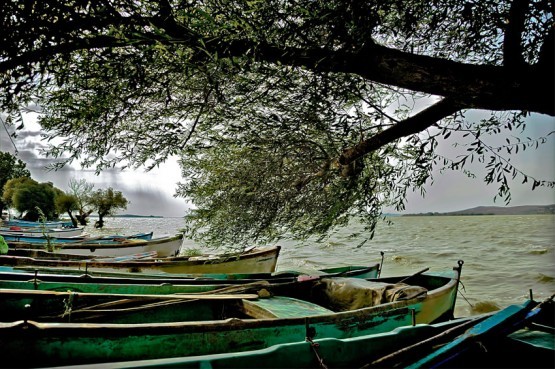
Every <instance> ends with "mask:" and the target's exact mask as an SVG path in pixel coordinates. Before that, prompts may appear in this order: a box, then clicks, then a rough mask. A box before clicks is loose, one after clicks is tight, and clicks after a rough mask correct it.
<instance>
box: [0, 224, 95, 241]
mask: <svg viewBox="0 0 555 369" xmlns="http://www.w3.org/2000/svg"><path fill="white" fill-rule="evenodd" d="M84 229H85V228H84V227H76V228H46V229H45V230H42V229H40V228H21V229H19V230H16V229H10V228H2V229H0V235H2V237H4V238H5V239H6V241H19V240H20V239H24V238H25V237H41V236H44V235H45V234H46V235H48V236H49V237H74V236H80V235H82V234H83V232H84Z"/></svg>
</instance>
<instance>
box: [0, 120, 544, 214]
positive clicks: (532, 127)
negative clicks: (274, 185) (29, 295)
mask: <svg viewBox="0 0 555 369" xmlns="http://www.w3.org/2000/svg"><path fill="white" fill-rule="evenodd" d="M25 123H26V129H25V130H24V131H20V132H19V133H18V137H17V138H16V139H15V140H14V143H15V146H16V147H17V151H18V154H17V157H18V158H19V159H21V160H22V161H24V162H25V163H26V164H27V168H28V169H29V170H30V172H31V176H32V177H33V178H34V179H35V180H37V181H39V182H46V181H50V182H52V183H54V185H55V186H56V187H58V188H60V189H62V190H64V191H65V190H67V189H68V186H67V184H68V182H69V180H70V179H72V178H75V179H77V180H79V179H82V178H84V179H86V180H87V181H88V182H89V183H93V184H94V185H95V187H94V188H95V189H102V188H107V187H113V188H114V189H115V190H118V191H121V192H122V193H123V195H124V196H125V197H126V198H127V199H128V200H130V202H131V203H130V204H129V206H128V207H127V210H125V211H123V213H126V214H137V215H160V216H167V217H179V216H183V215H184V213H185V211H186V209H187V204H186V203H185V201H184V200H183V199H182V198H174V197H173V194H174V193H175V189H176V187H177V183H178V182H179V181H180V180H181V175H180V174H181V171H180V169H179V165H178V164H177V161H176V160H173V161H170V162H167V163H165V164H164V165H162V166H160V167H159V168H156V169H154V170H152V171H150V172H145V171H144V170H135V171H121V170H118V169H113V170H108V171H104V172H103V173H101V174H100V175H98V176H97V175H95V174H94V171H93V170H82V169H81V168H79V167H77V166H70V167H66V168H64V169H63V170H60V171H56V172H53V171H50V172H49V171H46V170H45V167H46V165H47V164H49V163H50V159H46V158H44V157H43V156H41V155H40V153H39V149H40V148H41V147H43V146H44V145H43V143H42V142H41V141H40V132H39V130H40V127H39V126H38V125H37V124H35V123H34V122H33V121H32V120H26V121H25ZM554 123H555V118H553V117H547V116H540V115H533V116H532V118H531V120H530V122H529V123H528V127H529V128H528V130H527V132H526V135H527V136H530V137H538V136H542V135H546V134H547V133H548V132H551V131H553V130H554V128H555V124H554ZM8 130H9V131H10V132H13V127H8ZM440 150H441V151H442V152H444V153H446V154H448V153H450V152H451V150H452V148H451V145H443V146H441V147H440ZM0 151H8V152H10V153H12V154H13V153H14V144H12V142H11V141H10V139H9V137H8V135H7V133H6V130H5V128H4V126H2V125H0ZM512 163H513V164H515V165H516V166H517V167H518V168H519V169H520V170H522V171H523V172H525V173H526V174H528V175H530V176H533V177H535V178H537V179H541V180H551V181H553V180H554V178H555V135H551V136H550V140H549V142H548V144H546V145H544V146H543V147H541V148H540V149H538V150H532V149H529V150H526V151H524V152H523V153H522V155H519V156H518V157H515V158H513V159H512ZM483 173H484V172H483V171H482V172H477V174H478V177H477V178H475V179H470V178H467V177H466V176H465V175H464V174H462V173H461V172H453V171H449V172H445V173H443V174H440V173H438V172H436V173H435V175H434V183H433V185H428V186H427V191H426V195H425V197H422V196H421V195H420V193H410V194H409V196H408V203H407V207H406V210H405V213H420V212H448V211H455V210H462V209H468V208H473V207H476V206H490V205H491V206H504V202H503V201H502V200H497V202H495V203H494V202H493V197H494V196H495V194H496V193H497V186H496V184H493V185H489V186H486V185H485V183H484V182H483ZM521 181H522V179H521V178H519V179H518V180H516V181H515V182H513V183H512V184H511V188H512V201H511V203H510V204H509V206H517V205H547V204H553V203H555V190H554V189H551V188H543V187H542V188H537V189H535V190H534V191H532V190H531V184H530V183H527V184H524V185H522V184H520V182H521ZM390 210H391V209H390Z"/></svg>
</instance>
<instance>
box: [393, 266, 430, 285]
mask: <svg viewBox="0 0 555 369" xmlns="http://www.w3.org/2000/svg"><path fill="white" fill-rule="evenodd" d="M428 270H430V268H424V269H422V270H421V271H419V272H416V273H414V274H411V275H409V276H408V277H405V278H403V279H401V280H400V281H398V282H396V283H404V282H406V281H407V280H409V279H411V278H413V277H416V276H417V275H420V274H422V273H424V272H427V271H428Z"/></svg>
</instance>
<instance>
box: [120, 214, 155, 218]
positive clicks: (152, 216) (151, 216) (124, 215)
mask: <svg viewBox="0 0 555 369" xmlns="http://www.w3.org/2000/svg"><path fill="white" fill-rule="evenodd" d="M113 217H114V218H163V216H161V215H135V214H120V215H114V216H113Z"/></svg>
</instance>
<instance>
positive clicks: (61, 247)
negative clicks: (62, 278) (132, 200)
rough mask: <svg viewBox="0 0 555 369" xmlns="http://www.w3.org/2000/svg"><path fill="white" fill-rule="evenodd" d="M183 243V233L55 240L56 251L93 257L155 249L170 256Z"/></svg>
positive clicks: (35, 245)
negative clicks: (100, 240) (110, 240)
mask: <svg viewBox="0 0 555 369" xmlns="http://www.w3.org/2000/svg"><path fill="white" fill-rule="evenodd" d="M182 243H183V234H176V235H175V236H171V237H158V238H152V239H151V240H144V239H128V240H122V241H120V242H117V243H97V242H91V243H87V242H76V243H70V242H67V243H60V244H56V243H55V242H54V252H58V253H69V254H75V255H89V256H91V257H115V256H126V255H131V254H139V253H145V252H152V251H155V252H156V253H157V255H158V256H159V257H170V256H175V255H177V254H178V253H179V249H180V247H181V244H182ZM8 246H9V247H10V248H13V249H17V248H23V249H42V250H44V248H45V245H44V244H38V243H32V242H8Z"/></svg>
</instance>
